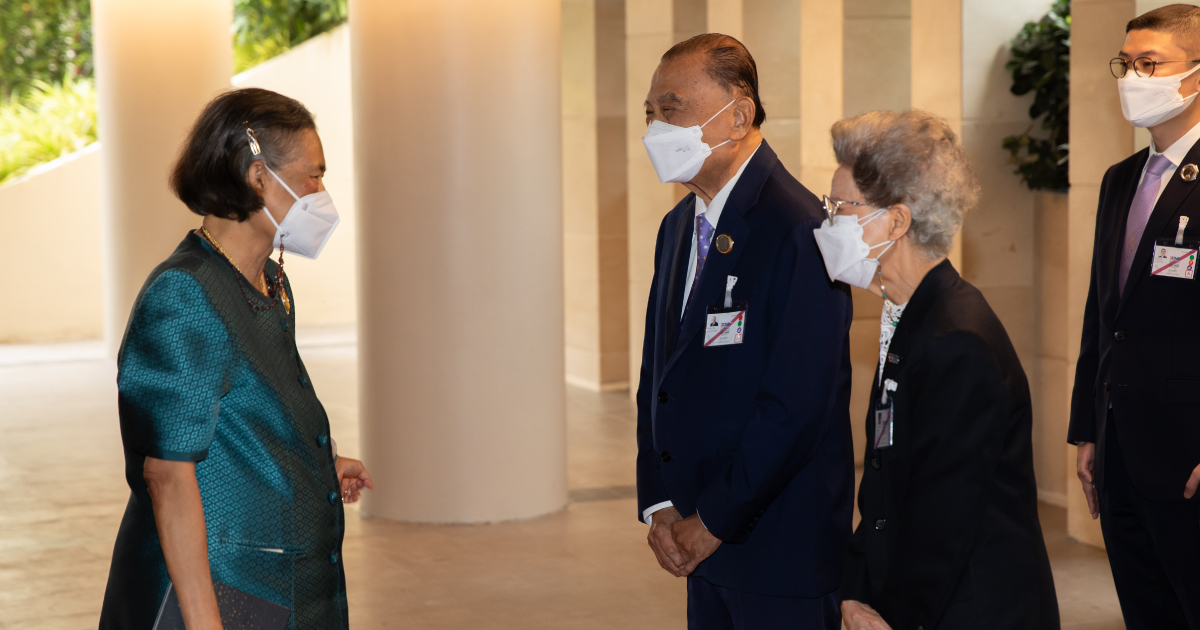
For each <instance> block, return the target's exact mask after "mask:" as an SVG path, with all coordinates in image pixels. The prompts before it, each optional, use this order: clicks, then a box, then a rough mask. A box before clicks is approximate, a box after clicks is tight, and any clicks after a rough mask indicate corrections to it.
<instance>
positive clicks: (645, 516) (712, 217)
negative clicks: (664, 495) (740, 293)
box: [642, 143, 762, 525]
mask: <svg viewBox="0 0 1200 630" xmlns="http://www.w3.org/2000/svg"><path fill="white" fill-rule="evenodd" d="M761 146H762V144H761V143H759V145H758V147H755V148H754V151H753V152H752V153H751V154H750V157H748V158H746V161H745V162H742V165H741V166H740V167H739V168H738V170H737V172H736V173H734V174H733V177H731V178H729V181H728V182H725V185H724V186H722V187H721V190H720V191H719V192H717V194H716V195H713V198H712V203H708V204H706V203H704V200H703V199H701V198H700V196H699V195H697V196H696V214H695V215H694V217H698V216H700V213H702V212H703V213H704V220H705V221H708V224H709V225H711V226H713V235H714V236H715V235H716V233H717V222H719V221H720V220H721V211H723V210H724V209H725V202H726V201H728V200H729V195H730V193H732V192H733V188H734V186H737V183H738V180H739V179H741V178H742V171H745V170H746V165H747V164H749V163H750V160H753V159H754V154H755V153H758V148H759V147H761ZM698 238H700V235H699V234H697V233H696V221H695V220H694V219H693V220H692V248H691V253H690V254H688V271H687V281H686V282H685V283H684V285H683V306H682V307H681V308H680V309H679V316H680V317H683V311H684V309H686V308H687V302H688V295H690V294H691V292H692V282H694V281H695V279H696V247H697V239H698ZM674 505H675V504H674V503H672V502H671V501H663V502H662V503H656V504H654V505H651V506H650V507H648V508H646V510H645V511H644V512H642V521H644V522H645V523H646V524H647V525H650V524H651V522H652V521H653V514H654V513H655V512H657V511H659V510H661V509H663V508H668V507H673V506H674ZM701 523H703V521H701Z"/></svg>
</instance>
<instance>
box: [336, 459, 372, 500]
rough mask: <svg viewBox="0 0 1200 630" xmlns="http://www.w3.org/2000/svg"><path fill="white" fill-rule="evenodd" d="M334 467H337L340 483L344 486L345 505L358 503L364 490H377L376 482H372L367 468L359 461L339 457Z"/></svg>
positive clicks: (343, 498) (343, 497)
mask: <svg viewBox="0 0 1200 630" xmlns="http://www.w3.org/2000/svg"><path fill="white" fill-rule="evenodd" d="M334 466H336V467H337V476H338V483H339V484H341V486H342V501H343V502H344V503H354V502H355V501H357V500H358V497H359V494H360V491H361V490H362V489H363V488H366V489H367V490H374V489H375V482H373V481H371V474H370V473H368V472H367V467H366V466H364V465H363V463H362V462H360V461H358V460H357V459H351V458H349V457H339V458H337V462H336V463H335V464H334Z"/></svg>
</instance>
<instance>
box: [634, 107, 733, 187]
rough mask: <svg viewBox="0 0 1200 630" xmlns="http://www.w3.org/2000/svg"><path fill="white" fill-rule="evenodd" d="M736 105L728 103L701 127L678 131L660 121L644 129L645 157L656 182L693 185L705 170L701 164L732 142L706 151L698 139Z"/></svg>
mask: <svg viewBox="0 0 1200 630" xmlns="http://www.w3.org/2000/svg"><path fill="white" fill-rule="evenodd" d="M736 102H737V99H734V100H732V101H729V103H728V104H726V105H725V107H722V108H721V111H720V112H717V113H715V114H713V115H712V117H711V118H709V119H708V120H706V121H704V124H703V125H692V126H691V127H677V126H675V125H672V124H670V123H665V122H662V121H660V120H656V121H654V122H652V123H650V126H649V127H647V128H646V135H645V136H644V137H643V138H642V144H643V145H645V147H646V153H647V154H649V155H650V163H651V164H653V165H654V172H655V174H657V175H658V181H660V182H662V183H664V184H669V183H673V182H674V183H679V184H682V183H685V182H690V181H692V179H693V178H694V177H696V174H697V173H699V172H700V167H702V166H704V160H705V159H707V158H708V156H709V155H712V152H713V149H716V148H717V147H721V146H724V145H725V144H728V143H729V142H731V140H726V141H725V142H722V143H721V144H718V145H717V146H716V147H709V146H708V145H707V144H705V143H704V141H703V140H701V138H702V137H703V136H704V131H703V129H704V127H705V125H707V124H708V123H710V122H712V120H713V118H716V117H717V116H719V115H720V114H721V112H723V111H725V110H727V109H729V106H730V105H733V104H734V103H736Z"/></svg>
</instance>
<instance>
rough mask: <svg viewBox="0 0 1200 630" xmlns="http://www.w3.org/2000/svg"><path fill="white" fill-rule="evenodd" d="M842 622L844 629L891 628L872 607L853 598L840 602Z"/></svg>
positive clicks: (879, 629) (876, 629) (872, 629)
mask: <svg viewBox="0 0 1200 630" xmlns="http://www.w3.org/2000/svg"><path fill="white" fill-rule="evenodd" d="M842 623H843V624H845V625H846V630H892V627H891V626H889V625H888V622H886V621H884V620H883V617H880V616H879V613H877V612H875V609H874V608H871V607H870V606H868V605H866V604H864V603H862V602H857V601H854V600H853V599H847V600H846V601H844V602H842Z"/></svg>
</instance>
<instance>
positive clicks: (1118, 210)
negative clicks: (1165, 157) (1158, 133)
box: [1096, 149, 1150, 312]
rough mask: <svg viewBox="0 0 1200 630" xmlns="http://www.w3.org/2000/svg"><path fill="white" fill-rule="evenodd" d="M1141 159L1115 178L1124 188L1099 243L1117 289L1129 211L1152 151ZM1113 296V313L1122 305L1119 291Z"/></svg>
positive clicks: (1106, 273) (1107, 276) (1106, 272)
mask: <svg viewBox="0 0 1200 630" xmlns="http://www.w3.org/2000/svg"><path fill="white" fill-rule="evenodd" d="M1138 156H1139V159H1137V160H1134V162H1133V164H1131V165H1130V166H1129V169H1130V172H1127V173H1124V174H1123V175H1122V176H1120V177H1115V178H1114V180H1115V181H1117V182H1123V184H1122V185H1123V188H1121V189H1120V190H1118V191H1116V205H1115V206H1114V207H1113V214H1112V215H1110V216H1111V217H1112V218H1111V219H1108V220H1110V221H1111V222H1112V223H1111V224H1110V225H1107V226H1105V229H1104V231H1103V234H1104V235H1105V236H1107V238H1106V239H1105V240H1103V241H1101V242H1099V243H1098V246H1099V247H1102V248H1104V251H1102V252H1098V253H1099V254H1100V256H1101V257H1100V258H1099V260H1103V261H1105V268H1104V269H1103V271H1102V274H1103V277H1104V278H1105V280H1106V281H1107V282H1108V283H1110V286H1112V287H1114V288H1115V287H1116V286H1117V284H1118V282H1119V281H1118V277H1119V276H1120V273H1121V243H1122V242H1124V239H1125V226H1126V225H1127V224H1128V223H1129V210H1130V206H1132V205H1133V197H1134V195H1136V194H1137V188H1138V183H1139V179H1140V178H1141V172H1142V169H1143V168H1145V166H1146V160H1147V159H1149V157H1150V150H1149V149H1143V150H1142V151H1141V152H1140V153H1139V154H1138ZM1096 220H1097V221H1101V220H1105V219H1104V218H1103V217H1096ZM1112 295H1115V296H1116V303H1115V304H1111V307H1110V308H1112V309H1114V310H1113V311H1112V312H1115V308H1116V306H1117V305H1119V304H1120V301H1121V296H1120V295H1118V294H1117V291H1115V290H1114V291H1113V292H1112Z"/></svg>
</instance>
